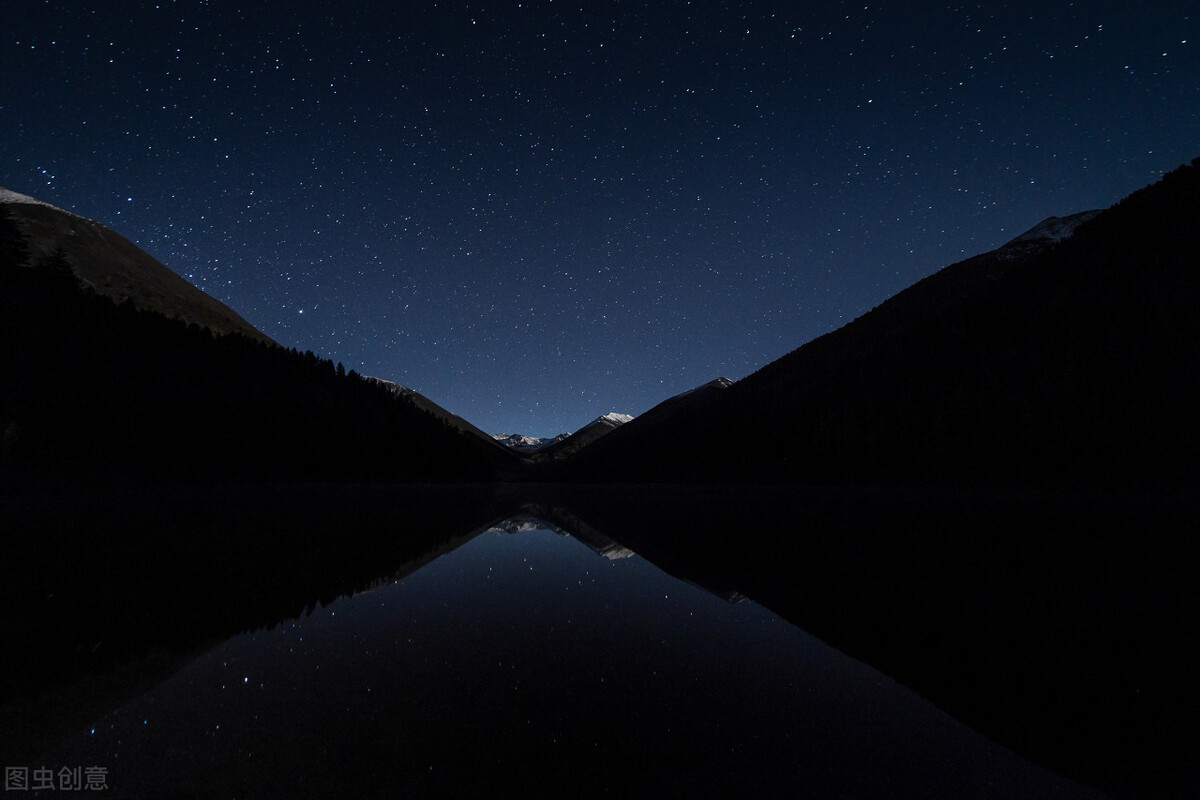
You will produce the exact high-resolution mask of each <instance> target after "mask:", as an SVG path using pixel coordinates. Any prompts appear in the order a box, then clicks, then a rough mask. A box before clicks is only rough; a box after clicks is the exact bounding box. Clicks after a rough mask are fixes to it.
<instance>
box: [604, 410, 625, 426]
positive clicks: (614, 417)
mask: <svg viewBox="0 0 1200 800" xmlns="http://www.w3.org/2000/svg"><path fill="white" fill-rule="evenodd" d="M599 419H602V420H604V421H605V422H611V423H613V424H614V425H624V424H625V423H626V422H629V421H631V420H632V419H633V415H632V414H618V413H617V412H615V411H610V412H609V413H607V414H605V415H604V416H602V417H600V418H599Z"/></svg>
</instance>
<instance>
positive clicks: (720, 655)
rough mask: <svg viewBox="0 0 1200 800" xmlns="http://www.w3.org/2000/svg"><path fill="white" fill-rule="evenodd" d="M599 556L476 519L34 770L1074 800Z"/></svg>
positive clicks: (842, 669)
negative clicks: (420, 563)
mask: <svg viewBox="0 0 1200 800" xmlns="http://www.w3.org/2000/svg"><path fill="white" fill-rule="evenodd" d="M511 531H515V532H511ZM596 548H597V544H596V543H595V542H594V541H593V542H592V545H591V546H590V547H589V546H587V545H585V544H584V543H582V542H581V541H580V540H578V539H576V538H573V537H571V536H569V535H564V534H563V533H561V532H558V531H556V530H553V529H551V528H549V527H548V526H545V525H541V524H533V523H531V521H530V520H520V521H519V523H514V524H509V525H507V526H505V528H493V529H491V530H489V531H487V532H485V533H483V534H481V535H479V536H476V537H474V538H473V539H470V540H469V541H468V542H467V543H466V544H464V545H462V546H461V547H459V548H458V549H456V550H454V551H453V552H450V553H447V554H445V555H442V556H441V557H439V558H437V559H436V560H434V561H433V562H432V563H429V564H428V565H426V566H424V567H423V568H422V569H420V570H418V571H417V572H415V573H413V574H411V575H408V576H407V577H405V578H403V579H402V580H399V581H397V582H395V583H391V584H389V585H386V586H383V587H382V588H379V589H376V590H373V591H369V592H365V593H361V594H358V595H357V596H354V597H347V598H343V599H340V600H337V601H336V602H333V603H331V604H329V605H327V606H324V607H321V608H317V609H316V610H314V611H313V612H312V613H311V614H309V615H307V616H304V617H302V618H299V619H294V620H290V621H287V622H284V623H282V624H279V625H277V626H276V627H274V628H273V629H271V630H262V631H258V632H256V633H251V634H245V635H241V636H238V637H235V638H233V639H231V640H229V641H227V642H225V643H224V644H222V645H220V646H219V647H217V648H215V649H214V650H212V651H210V652H208V653H207V654H205V655H204V656H202V657H201V658H199V659H197V660H196V661H195V662H193V663H192V664H190V665H189V666H188V667H187V668H186V669H184V670H183V671H181V672H180V673H178V674H176V675H175V676H174V677H172V678H171V679H169V680H168V681H167V682H165V683H164V684H163V685H161V686H159V687H158V688H156V689H154V690H153V691H150V692H149V693H147V694H145V695H143V696H140V697H138V698H137V699H136V700H134V701H133V702H130V703H128V704H127V705H125V706H124V707H122V708H120V709H119V710H117V711H115V712H113V713H111V714H109V715H108V716H106V717H104V718H103V719H99V720H97V721H96V722H95V723H94V727H93V728H91V729H89V730H88V731H84V732H82V733H81V734H80V735H77V736H74V737H72V738H71V739H69V740H68V741H66V742H64V743H63V744H62V745H60V746H59V747H57V748H55V749H54V750H53V751H52V752H51V753H49V754H47V756H46V757H45V758H43V759H42V761H43V763H46V764H53V765H54V766H55V767H56V768H57V767H58V766H62V765H67V766H73V765H103V766H106V767H107V768H108V785H109V788H110V791H109V793H108V795H107V796H110V797H150V796H162V797H170V796H203V797H217V796H220V797H412V796H417V797H420V796H441V795H445V794H448V793H452V794H464V795H465V794H468V793H471V794H476V793H477V794H481V795H485V796H486V795H497V794H511V795H520V796H560V797H565V796H651V795H653V796H668V797H670V796H693V797H694V796H733V797H806V796H812V797H880V798H883V797H887V798H897V797H985V796H987V797H1006V798H1013V797H1039V798H1045V797H1064V798H1066V797H1084V796H1091V795H1089V794H1087V793H1085V792H1084V791H1083V790H1082V789H1080V788H1078V787H1076V786H1075V785H1073V784H1070V783H1068V782H1066V781H1065V780H1063V779H1061V778H1059V777H1057V776H1054V775H1052V774H1050V773H1048V772H1046V771H1044V770H1041V769H1039V768H1036V767H1034V766H1031V765H1030V764H1028V763H1026V762H1024V761H1022V760H1020V759H1018V758H1017V757H1015V756H1013V755H1012V754H1011V753H1009V752H1008V751H1006V750H1004V749H1003V748H1000V747H998V746H996V745H994V744H992V743H991V742H989V741H988V740H987V739H985V738H984V737H982V736H980V735H979V734H977V733H975V732H974V731H972V730H970V729H969V728H967V727H965V726H963V725H962V724H960V723H958V722H956V721H955V720H953V719H952V718H950V717H948V716H947V715H945V714H943V713H941V712H940V711H938V710H937V709H936V708H934V707H933V706H931V705H930V704H928V703H926V702H925V701H923V700H921V699H920V698H919V697H917V696H916V695H915V694H913V693H912V692H910V691H908V690H906V689H904V688H903V687H901V686H899V685H898V684H896V683H895V682H893V681H891V680H890V679H888V678H886V677H885V676H883V675H882V674H880V673H878V672H876V671H875V670H873V669H871V668H869V667H867V666H865V665H863V664H861V663H858V662H856V661H854V660H852V659H850V658H847V657H846V656H844V655H842V654H840V653H839V652H837V651H835V650H833V649H831V648H829V647H827V646H825V645H823V644H822V643H821V642H820V641H818V640H816V639H814V638H813V637H811V636H809V635H807V634H806V633H804V632H803V631H801V630H800V629H798V628H796V627H795V626H793V625H791V624H789V623H787V622H785V621H784V620H782V619H780V618H778V617H776V616H775V615H773V614H772V613H771V612H770V611H768V610H767V609H765V608H763V607H761V606H758V605H756V604H755V603H753V602H749V601H744V602H737V603H732V602H729V601H727V600H725V599H722V598H721V597H718V596H716V595H713V594H711V593H709V592H708V591H706V590H704V589H701V588H699V587H697V586H694V585H691V584H689V583H685V582H682V581H679V580H676V579H675V578H672V577H671V576H669V575H667V574H666V573H664V572H662V571H660V570H659V569H658V568H656V567H655V566H653V565H652V564H651V563H649V562H647V561H645V560H643V559H642V558H640V557H638V556H636V555H633V554H631V553H629V551H626V550H623V549H621V548H619V547H608V548H607V549H606V551H605V552H606V553H607V554H608V556H609V557H605V556H604V555H601V554H600V553H599V552H597V549H596ZM179 624H181V625H184V624H186V621H183V620H181V621H180V623H179Z"/></svg>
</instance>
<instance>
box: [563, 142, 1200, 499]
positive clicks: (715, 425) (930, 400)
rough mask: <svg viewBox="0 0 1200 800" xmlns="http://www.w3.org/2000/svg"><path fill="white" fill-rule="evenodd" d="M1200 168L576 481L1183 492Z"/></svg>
mask: <svg viewBox="0 0 1200 800" xmlns="http://www.w3.org/2000/svg"><path fill="white" fill-rule="evenodd" d="M1198 218H1200V159H1198V160H1197V161H1194V162H1192V164H1191V165H1188V166H1184V167H1181V168H1179V169H1177V170H1175V171H1173V172H1171V173H1169V174H1167V175H1166V176H1165V177H1164V178H1163V179H1162V180H1161V181H1160V182H1158V183H1156V184H1154V185H1152V186H1150V187H1147V188H1145V189H1142V190H1140V191H1138V192H1136V193H1134V194H1133V195H1131V196H1130V197H1128V198H1126V199H1125V200H1123V201H1121V202H1120V203H1118V204H1117V205H1115V206H1113V207H1112V208H1110V209H1107V210H1105V211H1103V212H1086V213H1085V214H1082V215H1076V216H1074V217H1068V218H1065V219H1059V218H1051V219H1050V220H1047V221H1045V222H1043V223H1041V224H1040V225H1038V226H1037V227H1036V228H1034V229H1033V230H1031V231H1030V232H1028V233H1026V234H1023V235H1022V236H1019V237H1017V238H1016V239H1014V240H1013V241H1011V242H1009V243H1008V244H1007V245H1005V246H1004V247H1001V248H999V249H998V250H995V251H992V252H990V253H985V254H983V255H980V256H976V257H974V258H970V259H967V260H965V261H962V262H959V263H957V264H954V265H952V266H949V267H946V268H945V269H943V270H941V271H939V272H937V273H936V274H934V275H932V276H930V277H928V278H926V279H924V280H922V281H920V282H918V283H917V284H915V285H913V286H912V287H910V288H908V289H906V290H904V291H903V292H901V293H899V294H898V295H896V296H895V297H893V298H891V299H890V300H888V301H886V302H885V303H883V304H881V305H880V306H878V307H877V308H875V309H873V310H872V311H870V312H869V313H867V314H865V315H863V316H862V317H860V318H858V319H856V320H855V321H853V322H851V323H850V324H848V325H846V326H844V327H842V328H840V329H838V330H836V331H834V332H832V333H829V334H826V335H824V336H822V337H819V338H817V339H815V340H813V341H811V342H809V343H808V344H806V345H804V346H802V347H800V348H799V349H797V350H795V351H793V352H791V353H789V354H788V355H786V356H784V357H782V358H780V359H778V360H777V361H774V362H772V363H771V364H768V365H767V366H765V367H763V368H762V369H760V370H759V371H758V372H755V373H754V374H752V375H749V376H747V377H746V378H744V379H742V380H740V381H738V382H737V383H735V384H733V385H732V386H730V387H729V388H728V389H726V390H724V391H722V392H720V393H719V394H717V395H715V396H712V397H709V398H707V399H706V401H705V402H704V403H692V404H687V405H684V406H683V407H680V408H678V409H675V411H674V413H673V414H671V415H670V417H669V418H656V419H651V414H645V415H643V416H642V417H640V418H638V419H636V420H634V421H633V422H631V423H629V424H628V425H625V426H622V427H621V428H620V429H618V430H616V431H613V432H612V433H611V434H610V435H608V436H606V437H604V438H603V439H601V440H599V441H597V442H595V443H594V444H593V445H592V446H590V447H588V448H586V449H584V450H581V451H580V452H579V453H578V454H577V455H576V456H575V458H574V459H573V460H572V461H571V462H570V463H568V464H567V465H565V467H564V469H563V470H562V472H561V476H562V477H564V478H567V479H570V480H577V481H596V482H629V483H634V482H700V483H704V482H708V483H722V482H725V483H798V482H812V483H929V484H934V483H951V484H987V483H1004V484H1039V483H1053V484H1081V483H1082V484H1092V483H1100V484H1114V483H1116V484H1124V483H1130V482H1132V483H1158V482H1164V481H1165V482H1167V483H1179V482H1180V481H1186V480H1188V479H1194V478H1195V477H1197V475H1198V473H1200V469H1198V467H1200V456H1198V453H1200V421H1198V418H1197V416H1196V414H1195V413H1194V410H1193V409H1191V408H1190V404H1191V401H1190V400H1189V398H1192V397H1195V396H1196V393H1197V390H1200V315H1197V314H1196V313H1195V308H1196V302H1197V299H1198V298H1200V228H1198V227H1197V225H1196V224H1195V220H1196V219H1198Z"/></svg>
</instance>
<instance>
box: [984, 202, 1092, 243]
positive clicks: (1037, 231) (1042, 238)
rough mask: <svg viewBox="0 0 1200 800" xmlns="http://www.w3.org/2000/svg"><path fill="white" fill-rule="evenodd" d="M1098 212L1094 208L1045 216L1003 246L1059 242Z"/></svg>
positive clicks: (1069, 236)
mask: <svg viewBox="0 0 1200 800" xmlns="http://www.w3.org/2000/svg"><path fill="white" fill-rule="evenodd" d="M1099 213H1100V210H1099V209H1096V210H1094V211H1082V212H1080V213H1078V214H1072V215H1071V216H1069V217H1047V218H1046V219H1044V220H1042V221H1041V222H1039V223H1038V224H1037V225H1034V226H1033V227H1032V228H1030V229H1029V230H1027V231H1025V232H1024V233H1022V234H1021V235H1020V236H1018V237H1017V238H1015V239H1013V240H1012V241H1010V242H1008V243H1007V244H1006V245H1004V246H1005V247H1013V246H1021V245H1027V244H1045V243H1051V242H1061V241H1063V240H1064V239H1069V238H1071V236H1072V235H1073V234H1074V233H1075V230H1076V229H1077V228H1078V227H1079V226H1080V225H1082V224H1083V223H1085V222H1087V221H1088V220H1090V219H1092V218H1094V217H1095V216H1096V215H1097V214H1099Z"/></svg>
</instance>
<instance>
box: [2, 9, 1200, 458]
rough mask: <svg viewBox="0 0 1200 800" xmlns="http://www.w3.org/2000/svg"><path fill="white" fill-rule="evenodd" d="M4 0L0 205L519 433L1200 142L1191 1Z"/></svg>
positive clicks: (840, 308)
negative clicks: (117, 247) (107, 237)
mask: <svg viewBox="0 0 1200 800" xmlns="http://www.w3.org/2000/svg"><path fill="white" fill-rule="evenodd" d="M300 6H303V7H300ZM9 10H10V13H7V14H5V24H4V25H3V30H2V32H0V59H2V60H0V67H2V74H3V78H2V79H0V185H3V186H5V187H7V188H10V189H13V190H15V191H18V192H23V193H26V194H30V195H33V196H35V197H37V198H39V199H42V200H45V201H47V202H50V203H53V204H55V205H59V206H61V207H63V208H66V209H69V210H72V211H74V212H76V213H79V214H81V215H83V216H87V217H91V218H93V219H98V220H100V221H102V222H104V223H106V224H108V225H110V226H111V227H113V228H114V229H115V230H117V231H118V232H120V233H122V234H124V235H125V236H127V237H129V238H130V239H132V240H134V241H135V242H136V243H138V244H139V245H140V246H141V247H143V248H144V249H146V250H147V251H148V252H150V253H151V254H153V255H155V256H156V257H158V258H159V259H160V260H162V261H163V262H164V263H166V264H167V265H168V266H169V267H171V268H172V269H173V270H175V271H176V272H178V273H180V274H181V275H184V276H185V277H187V278H188V279H189V280H191V281H192V282H193V283H195V284H196V285H198V286H199V287H200V288H202V289H204V290H205V291H206V292H208V293H210V294H212V295H214V296H215V297H217V298H219V299H221V300H222V301H224V302H226V303H227V304H229V305H230V306H232V307H233V308H234V309H235V310H237V311H238V312H239V313H241V314H242V315H243V316H244V317H246V318H247V319H248V320H249V321H250V322H251V323H252V324H254V325H255V326H256V327H258V328H259V329H261V330H262V331H263V332H264V333H266V334H267V335H269V336H271V337H272V338H274V339H275V340H276V341H279V342H280V343H282V344H285V345H287V346H291V347H297V348H299V349H301V350H307V349H311V350H314V351H316V352H318V353H319V354H321V355H323V356H325V357H329V358H332V359H334V360H335V361H342V362H344V364H345V365H346V367H347V368H348V369H356V370H358V371H359V372H361V373H364V374H369V375H377V376H379V377H383V378H388V379H391V380H395V381H398V382H400V383H403V384H406V385H408V386H411V387H413V388H415V389H417V390H418V391H420V392H422V393H424V394H426V395H427V396H429V397H430V398H432V399H433V400H435V401H436V402H438V403H440V404H442V405H444V406H445V407H447V408H448V409H450V410H451V411H453V412H455V413H458V414H461V415H462V416H464V417H466V418H467V419H469V420H471V421H472V422H474V423H476V424H477V425H479V426H480V427H482V428H484V429H485V430H490V431H493V432H497V433H499V432H506V433H509V432H522V433H528V434H532V435H553V434H557V433H560V432H563V431H568V430H574V429H576V428H578V427H580V426H582V425H583V424H585V423H586V422H588V421H590V420H591V419H593V418H594V417H596V416H598V415H600V414H603V413H606V412H609V411H619V412H626V413H633V414H637V413H641V412H642V411H645V410H646V409H648V408H649V407H650V406H652V405H654V404H655V403H657V402H658V401H660V400H662V399H664V398H666V397H668V396H670V395H672V394H676V393H678V392H680V391H683V390H686V389H689V388H692V387H693V386H695V385H698V384H701V383H704V382H707V381H708V380H711V379H712V378H715V377H717V376H718V375H725V376H727V377H730V378H735V379H736V378H740V377H742V376H744V375H746V374H748V373H749V372H752V371H754V370H755V369H757V368H758V367H760V366H762V365H764V364H766V363H768V362H769V361H771V360H773V359H775V358H778V357H779V356H781V355H783V354H784V353H786V352H788V351H790V350H792V349H794V348H795V347H797V346H799V345H801V344H803V343H804V342H806V341H808V340H810V339H812V338H814V337H815V336H818V335H820V334H822V333H825V332H827V331H830V330H832V329H834V328H836V327H838V326H840V325H841V324H844V323H846V322H848V321H850V320H851V319H853V318H854V317H856V316H858V315H860V314H862V313H864V312H866V311H868V310H870V308H871V307H873V306H874V305H877V304H878V303H879V302H881V301H882V300H884V299H886V298H887V297H889V296H890V295H892V294H894V293H896V292H897V291H899V290H900V289H902V288H904V287H905V286H908V285H910V284H912V283H914V282H915V281H917V280H919V279H920V278H922V277H924V276H926V275H928V274H930V273H932V272H934V271H936V270H937V269H939V268H940V267H942V266H945V265H947V264H949V263H952V262H953V261H956V260H960V259H961V258H964V257H967V256H970V255H974V254H975V253H978V252H982V251H985V250H989V249H992V248H994V247H996V246H998V245H1000V244H1002V243H1003V242H1005V241H1007V240H1008V239H1010V238H1012V237H1013V236H1016V235H1017V234H1019V233H1021V232H1023V231H1024V230H1026V229H1028V228H1030V227H1032V226H1033V225H1034V224H1036V223H1037V222H1039V221H1040V220H1041V219H1043V218H1045V217H1047V216H1050V215H1066V214H1071V213H1074V212H1077V211H1082V210H1085V209H1089V208H1096V207H1105V206H1108V205H1110V204H1112V203H1113V202H1115V201H1116V200H1118V199H1120V198H1121V197H1122V196H1123V195H1125V194H1127V193H1129V192H1130V191H1133V190H1135V189H1137V188H1140V187H1141V186H1144V185H1145V184H1147V183H1150V182H1152V181H1154V180H1155V179H1157V177H1158V176H1160V175H1161V174H1162V173H1163V172H1165V171H1167V170H1170V169H1172V168H1174V167H1176V166H1178V165H1179V164H1181V163H1184V162H1186V161H1189V160H1191V159H1192V158H1194V157H1196V156H1197V155H1200V113H1198V109H1200V48H1198V47H1197V44H1198V43H1200V25H1198V24H1197V17H1198V16H1200V12H1197V11H1196V10H1195V8H1194V4H1193V3H1191V2H1184V1H1183V0H1179V1H1178V2H1172V1H1168V2H1159V3H1154V4H1152V5H1146V4H1143V5H1141V6H1139V5H1136V4H1132V5H1131V4H1128V3H1119V2H1087V3H1082V2H1080V3H1067V2H1054V1H1053V0H1051V1H1049V2H1040V3H1028V2H1014V3H979V2H975V3H964V4H948V3H945V2H941V3H932V2H928V3H926V2H921V3H904V4H900V3H867V2H862V1H861V0H860V2H857V3H841V2H819V3H805V4H785V3H758V2H743V3H732V2H728V3H702V2H692V3H686V2H672V3H648V4H642V3H627V2H607V3H587V4H581V3H564V2H560V1H553V0H543V1H542V2H524V3H504V4H476V3H471V4H467V3H411V4H410V3H405V4H395V3H376V2H362V3H359V4H355V5H353V6H341V5H335V4H332V3H328V4H321V3H311V4H294V3H281V2H271V1H270V0H268V1H266V2H262V1H261V0H260V2H258V3H255V4H239V3H235V2H217V1H216V0H213V1H212V2H204V1H203V0H188V1H186V2H159V3H131V2H104V3H92V2H27V3H23V4H21V8H20V12H19V13H11V12H12V9H9Z"/></svg>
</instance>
